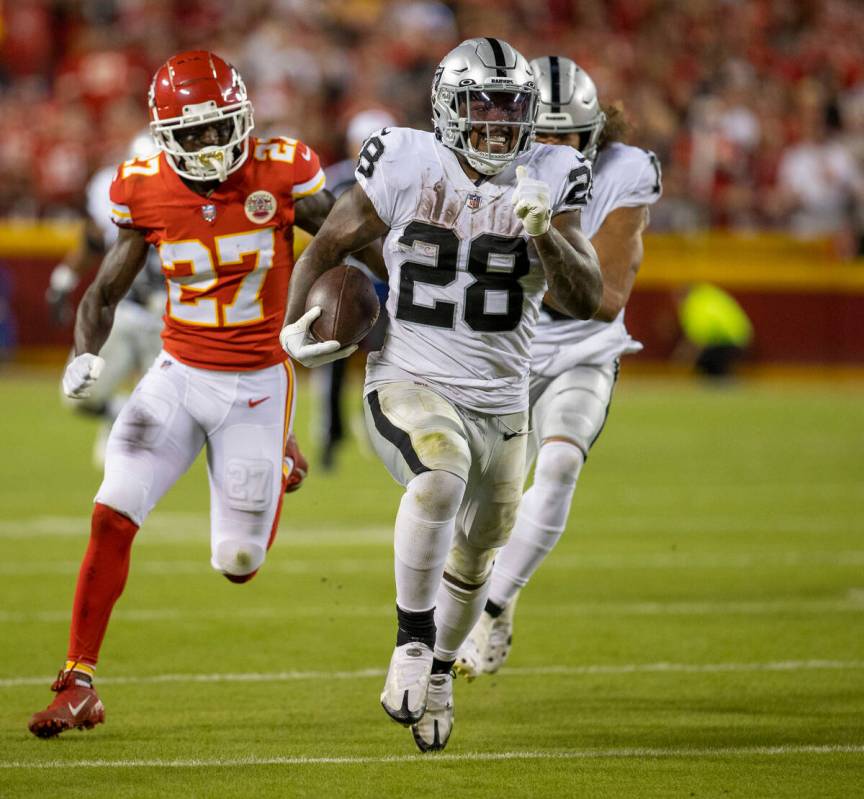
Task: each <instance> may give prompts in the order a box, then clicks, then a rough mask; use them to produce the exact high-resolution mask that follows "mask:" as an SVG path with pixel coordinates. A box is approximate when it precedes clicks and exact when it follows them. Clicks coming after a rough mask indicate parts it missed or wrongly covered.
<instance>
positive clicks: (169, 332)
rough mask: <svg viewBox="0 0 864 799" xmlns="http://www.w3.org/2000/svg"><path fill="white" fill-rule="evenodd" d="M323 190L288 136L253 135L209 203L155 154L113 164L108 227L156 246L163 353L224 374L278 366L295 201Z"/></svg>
mask: <svg viewBox="0 0 864 799" xmlns="http://www.w3.org/2000/svg"><path fill="white" fill-rule="evenodd" d="M323 188H324V172H323V171H322V169H321V164H320V162H319V160H318V156H317V155H316V154H315V152H314V151H313V150H311V149H310V148H309V147H307V146H306V145H305V144H304V143H303V142H300V141H297V140H296V139H287V138H276V139H266V140H260V139H256V138H252V139H251V141H250V146H249V157H248V158H247V159H246V162H245V163H244V164H243V166H242V167H240V169H238V170H237V171H236V172H234V173H233V174H232V175H229V176H228V179H227V180H226V181H225V182H223V183H221V184H220V185H219V186H218V187H217V188H216V190H215V191H214V192H213V193H212V194H211V195H210V196H209V197H202V196H201V195H200V194H196V193H195V192H194V191H192V190H191V189H190V188H188V187H187V186H186V184H184V183H183V181H182V180H181V179H180V177H179V176H178V175H177V173H176V172H174V170H173V169H171V167H170V166H169V165H168V162H167V161H166V160H165V156H164V154H162V153H160V154H159V155H154V156H153V157H151V158H144V159H132V160H131V161H126V162H125V163H123V164H122V165H121V166H120V168H119V169H118V170H117V175H116V176H115V177H114V182H113V183H112V184H111V216H112V220H113V221H114V222H115V223H116V224H117V225H119V226H120V227H129V228H135V229H136V230H142V231H145V232H146V234H147V241H149V242H150V243H151V244H153V245H154V246H155V247H157V248H158V249H159V255H160V256H161V258H162V271H163V273H164V274H165V279H166V282H167V286H168V302H167V305H166V308H165V316H164V317H163V320H164V323H165V326H164V329H163V331H162V340H163V342H164V346H165V349H166V350H167V351H168V352H170V353H171V354H172V355H173V356H174V357H176V358H177V359H179V360H181V361H183V362H184V363H187V364H189V365H190V366H196V367H199V368H201V369H221V370H225V371H241V370H249V369H263V368H264V367H267V366H272V365H273V364H276V363H280V362H281V361H284V360H285V358H286V356H285V353H284V352H283V351H282V348H281V347H280V346H279V330H280V329H281V327H282V321H283V318H284V316H285V303H286V299H287V296H288V279H289V278H290V276H291V268H292V267H293V265H294V257H293V240H294V233H293V230H294V228H293V225H294V202H295V200H297V199H299V198H300V197H306V196H309V195H311V194H315V193H316V192H319V191H321V190H322V189H323Z"/></svg>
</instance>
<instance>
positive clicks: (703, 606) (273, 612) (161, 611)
mask: <svg viewBox="0 0 864 799" xmlns="http://www.w3.org/2000/svg"><path fill="white" fill-rule="evenodd" d="M343 599H344V601H345V604H338V603H335V602H334V604H332V605H326V606H325V605H320V606H308V605H306V606H303V605H299V604H297V605H291V604H287V605H286V606H285V607H264V608H243V607H229V608H196V609H195V610H191V609H188V608H182V609H181V608H134V609H129V610H126V609H123V608H121V609H119V610H115V611H114V612H113V613H112V614H111V618H112V619H113V620H114V621H115V622H116V621H134V622H148V621H152V622H161V621H195V620H199V619H242V620H243V621H245V622H247V623H251V622H252V621H253V620H255V619H265V620H266V619H286V620H290V619H297V618H320V617H326V618H328V619H335V618H389V617H390V616H391V615H392V613H393V607H392V605H375V606H364V605H354V604H351V603H350V601H349V600H348V599H345V598H343ZM69 613H70V611H69V610H68V609H64V610H51V611H15V610H0V624H35V623H39V622H42V623H47V624H56V623H64V624H65V623H68V621H69ZM520 613H521V614H522V615H523V616H530V617H535V618H536V617H538V616H541V617H549V616H550V615H554V616H557V617H586V618H595V617H605V618H609V617H615V616H622V617H626V616H774V615H784V614H793V615H794V614H805V615H811V614H815V615H820V614H832V613H864V595H862V594H861V592H860V591H857V590H854V589H853V590H852V591H850V592H849V595H848V596H847V597H845V598H843V597H839V598H830V599H767V600H740V601H731V602H730V601H725V600H716V601H715V600H704V601H684V602H674V601H673V602H662V601H654V602H618V601H610V602H569V603H566V604H559V605H548V604H547V605H527V604H526V605H525V606H524V608H522V610H521V611H520Z"/></svg>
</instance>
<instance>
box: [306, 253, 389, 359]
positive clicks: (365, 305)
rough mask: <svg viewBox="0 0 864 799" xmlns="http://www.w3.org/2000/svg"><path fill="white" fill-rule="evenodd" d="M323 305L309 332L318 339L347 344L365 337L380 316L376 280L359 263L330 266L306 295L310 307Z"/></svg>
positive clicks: (344, 345) (307, 305)
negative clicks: (362, 269) (373, 283)
mask: <svg viewBox="0 0 864 799" xmlns="http://www.w3.org/2000/svg"><path fill="white" fill-rule="evenodd" d="M315 305H320V306H321V316H319V317H318V318H317V319H316V320H315V321H314V322H313V323H312V327H311V328H310V329H309V332H310V333H311V334H312V338H314V339H316V340H317V341H331V340H332V339H335V340H336V341H338V342H339V343H340V344H341V345H342V346H343V347H347V346H348V345H349V344H356V343H357V342H358V341H360V340H361V339H363V338H365V336H366V334H367V333H368V332H369V331H370V330H371V329H372V325H374V324H375V320H376V319H377V318H378V312H379V310H380V308H379V307H378V295H377V294H375V288H374V286H373V285H372V281H371V280H369V278H368V277H366V275H365V274H363V272H362V271H361V270H359V269H357V267H355V266H344V265H343V266H336V267H333V269H328V270H327V271H326V272H325V273H324V274H323V275H321V277H319V278H318V280H316V281H315V283H314V284H313V285H312V288H311V289H310V291H309V295H308V296H307V297H306V310H307V311H308V310H309V309H310V308H312V307H313V306H315Z"/></svg>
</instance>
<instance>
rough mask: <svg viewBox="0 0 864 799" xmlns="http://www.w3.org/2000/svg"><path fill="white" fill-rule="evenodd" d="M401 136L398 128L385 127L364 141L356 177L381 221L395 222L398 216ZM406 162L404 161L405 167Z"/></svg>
mask: <svg viewBox="0 0 864 799" xmlns="http://www.w3.org/2000/svg"><path fill="white" fill-rule="evenodd" d="M400 144H401V136H400V134H399V132H398V130H393V129H390V128H382V129H381V130H379V131H377V132H375V133H373V134H372V135H371V136H369V138H368V139H366V141H365V142H363V146H362V147H361V148H360V155H359V156H358V157H357V165H356V167H355V168H354V177H355V178H356V179H357V182H358V183H359V184H360V186H361V188H362V189H363V191H365V192H366V195H367V196H368V197H369V200H370V201H371V203H372V205H373V206H374V207H375V211H376V212H377V214H378V216H379V217H380V218H381V221H382V222H384V223H385V224H386V225H389V226H390V227H393V226H394V220H395V218H396V216H397V210H396V205H397V197H398V185H397V184H398V171H397V169H398V164H397V163H396V157H397V151H398V150H399V149H400V146H399V145H400ZM405 166H406V165H404V164H403V170H404V167H405Z"/></svg>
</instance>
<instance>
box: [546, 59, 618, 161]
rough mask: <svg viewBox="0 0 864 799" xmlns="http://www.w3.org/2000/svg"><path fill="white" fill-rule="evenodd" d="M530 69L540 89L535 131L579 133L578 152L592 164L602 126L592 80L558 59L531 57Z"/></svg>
mask: <svg viewBox="0 0 864 799" xmlns="http://www.w3.org/2000/svg"><path fill="white" fill-rule="evenodd" d="M531 68H532V69H533V70H534V75H535V76H536V79H537V86H538V88H539V90H540V111H539V113H538V114H537V125H536V130H537V132H538V133H552V134H562V133H579V134H580V139H581V141H582V146H581V147H580V148H579V149H580V150H581V151H582V154H583V155H584V156H585V157H586V158H589V159H590V160H592V161H593V160H594V156H595V155H597V140H598V139H599V138H600V133H601V131H602V130H603V125H605V124H606V114H604V113H603V111H602V110H601V108H600V101H599V100H598V99H597V87H596V86H595V85H594V81H593V80H591V78H590V77H589V76H588V73H587V72H585V70H584V69H581V68H580V67H579V65H578V64H576V63H575V62H573V61H571V60H570V59H569V58H564V57H562V56H555V55H552V56H544V57H543V58H535V59H534V60H533V61H532V62H531ZM583 134H584V135H583Z"/></svg>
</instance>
